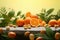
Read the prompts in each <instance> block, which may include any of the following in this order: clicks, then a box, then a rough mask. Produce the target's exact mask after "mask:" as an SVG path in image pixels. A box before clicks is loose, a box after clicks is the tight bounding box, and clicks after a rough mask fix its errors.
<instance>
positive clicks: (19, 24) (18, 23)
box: [16, 19, 24, 27]
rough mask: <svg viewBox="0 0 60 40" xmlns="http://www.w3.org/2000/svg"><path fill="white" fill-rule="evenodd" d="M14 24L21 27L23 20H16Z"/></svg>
mask: <svg viewBox="0 0 60 40" xmlns="http://www.w3.org/2000/svg"><path fill="white" fill-rule="evenodd" d="M16 24H17V26H20V27H22V26H23V25H24V20H23V19H17V20H16Z"/></svg>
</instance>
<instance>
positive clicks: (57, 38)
mask: <svg viewBox="0 0 60 40" xmlns="http://www.w3.org/2000/svg"><path fill="white" fill-rule="evenodd" d="M59 38H60V33H59V32H56V34H55V39H56V40H59Z"/></svg>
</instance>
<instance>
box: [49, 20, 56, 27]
mask: <svg viewBox="0 0 60 40" xmlns="http://www.w3.org/2000/svg"><path fill="white" fill-rule="evenodd" d="M48 24H49V25H51V26H54V25H57V21H56V20H55V19H51V20H50V21H49V22H48Z"/></svg>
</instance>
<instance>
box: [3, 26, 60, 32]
mask: <svg viewBox="0 0 60 40" xmlns="http://www.w3.org/2000/svg"><path fill="white" fill-rule="evenodd" d="M50 28H51V29H52V30H53V31H54V30H60V27H59V28H55V27H50ZM3 30H6V28H3ZM10 30H11V31H40V30H46V29H45V28H44V27H37V28H31V29H24V28H23V27H16V28H13V27H10Z"/></svg>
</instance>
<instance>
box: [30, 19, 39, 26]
mask: <svg viewBox="0 0 60 40" xmlns="http://www.w3.org/2000/svg"><path fill="white" fill-rule="evenodd" d="M30 24H31V26H33V27H34V26H35V27H37V26H39V20H38V19H36V18H31V20H30Z"/></svg>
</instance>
